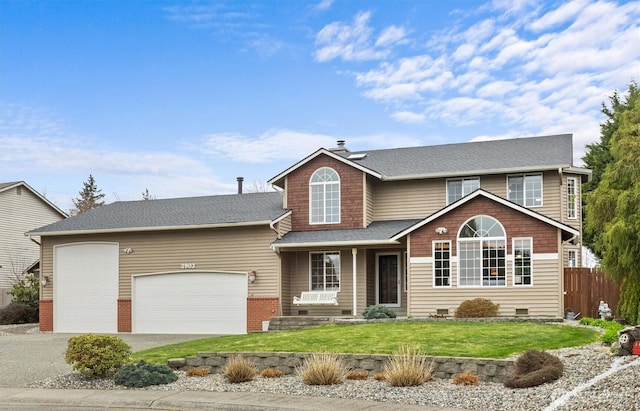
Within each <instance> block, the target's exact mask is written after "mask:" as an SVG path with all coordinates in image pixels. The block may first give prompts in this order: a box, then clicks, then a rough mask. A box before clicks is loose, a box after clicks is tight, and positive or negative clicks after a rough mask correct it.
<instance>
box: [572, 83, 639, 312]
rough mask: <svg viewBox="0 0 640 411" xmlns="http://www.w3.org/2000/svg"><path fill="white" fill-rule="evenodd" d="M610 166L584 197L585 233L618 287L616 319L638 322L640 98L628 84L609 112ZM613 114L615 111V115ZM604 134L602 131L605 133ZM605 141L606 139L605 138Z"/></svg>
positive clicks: (634, 85) (633, 87)
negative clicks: (623, 96) (622, 98)
mask: <svg viewBox="0 0 640 411" xmlns="http://www.w3.org/2000/svg"><path fill="white" fill-rule="evenodd" d="M612 110H613V112H612V113H611V114H612V116H611V119H610V123H611V125H612V127H613V125H615V130H613V132H612V133H611V134H610V136H609V139H608V142H607V144H608V151H609V155H610V156H611V160H610V161H609V162H608V163H607V164H606V166H605V167H604V171H603V172H602V174H601V176H600V181H599V182H598V185H597V186H596V187H595V188H594V189H593V191H591V192H590V193H588V194H587V195H586V209H585V211H586V214H587V217H586V221H585V223H586V225H585V229H586V230H588V231H589V232H591V233H597V235H595V236H594V249H595V250H596V251H597V252H598V253H599V255H601V256H602V265H603V268H604V269H605V272H606V273H607V275H609V276H610V277H611V278H613V279H614V280H617V281H618V282H619V283H620V301H619V302H618V313H617V314H618V315H620V316H622V317H624V318H625V319H626V320H627V321H628V322H630V323H631V324H636V323H638V320H639V319H640V258H638V256H640V93H639V91H638V88H637V85H636V84H635V83H632V84H631V86H630V87H629V95H628V97H627V99H626V102H625V103H624V109H622V110H619V109H616V107H613V108H612ZM616 110H617V111H616ZM603 129H604V127H603ZM603 139H604V134H603Z"/></svg>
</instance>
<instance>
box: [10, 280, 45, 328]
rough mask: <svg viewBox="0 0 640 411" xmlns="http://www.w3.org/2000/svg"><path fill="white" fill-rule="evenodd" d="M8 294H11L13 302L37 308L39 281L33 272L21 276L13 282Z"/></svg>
mask: <svg viewBox="0 0 640 411" xmlns="http://www.w3.org/2000/svg"><path fill="white" fill-rule="evenodd" d="M9 294H11V297H12V301H13V302H14V303H22V304H27V305H30V306H31V307H33V308H35V309H36V310H38V307H39V305H40V304H39V300H40V281H39V280H38V278H37V277H36V276H35V275H33V274H27V275H25V276H22V278H20V280H18V281H17V282H16V283H15V284H13V287H11V290H10V291H9ZM36 322H37V317H36Z"/></svg>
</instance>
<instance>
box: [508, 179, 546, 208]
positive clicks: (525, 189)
mask: <svg viewBox="0 0 640 411" xmlns="http://www.w3.org/2000/svg"><path fill="white" fill-rule="evenodd" d="M531 176H540V205H532V206H528V205H526V203H527V198H526V196H525V194H526V192H527V188H526V186H525V185H524V184H525V180H526V178H525V177H531ZM511 177H522V184H523V187H522V190H523V194H522V195H523V197H522V199H523V202H524V203H525V204H520V205H521V206H522V207H525V208H540V207H544V174H543V173H525V174H508V175H507V200H509V201H511V202H515V201H513V200H511V198H510V196H509V179H510V178H511ZM516 204H517V203H516Z"/></svg>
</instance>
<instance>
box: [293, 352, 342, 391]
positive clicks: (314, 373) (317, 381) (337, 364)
mask: <svg viewBox="0 0 640 411" xmlns="http://www.w3.org/2000/svg"><path fill="white" fill-rule="evenodd" d="M347 372H348V370H347V366H346V365H345V363H344V361H343V360H342V358H340V357H339V356H338V355H336V354H333V353H316V354H312V355H311V356H310V357H308V358H307V359H305V361H304V363H302V365H301V366H300V367H298V368H297V369H296V374H297V375H298V377H300V378H301V379H302V381H303V382H304V383H305V384H307V385H333V384H342V383H343V382H344V380H345V378H346V374H347Z"/></svg>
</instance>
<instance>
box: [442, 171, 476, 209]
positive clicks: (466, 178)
mask: <svg viewBox="0 0 640 411" xmlns="http://www.w3.org/2000/svg"><path fill="white" fill-rule="evenodd" d="M465 180H478V188H480V184H481V183H480V177H479V176H476V177H463V178H447V180H446V182H445V199H444V201H445V204H446V205H449V204H451V203H450V202H449V181H462V184H463V187H464V181H465ZM466 195H468V194H463V195H462V197H465V196H466ZM462 197H461V198H462ZM456 201H457V200H456Z"/></svg>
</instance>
